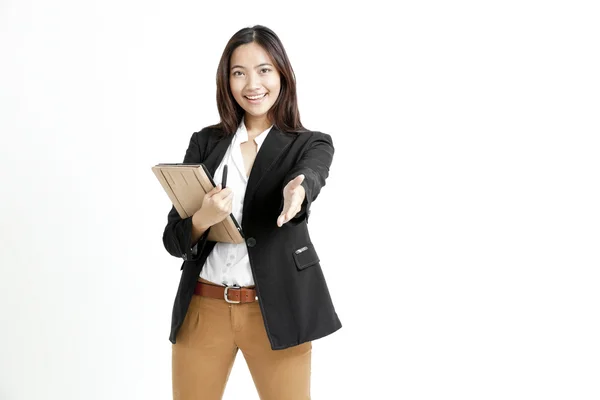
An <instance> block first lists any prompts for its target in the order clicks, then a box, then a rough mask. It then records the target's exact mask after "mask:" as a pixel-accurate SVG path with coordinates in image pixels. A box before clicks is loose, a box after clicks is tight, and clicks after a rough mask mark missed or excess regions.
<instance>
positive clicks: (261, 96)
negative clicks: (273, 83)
mask: <svg viewBox="0 0 600 400" xmlns="http://www.w3.org/2000/svg"><path fill="white" fill-rule="evenodd" d="M265 96H266V93H262V94H258V95H254V96H244V97H245V98H247V99H248V100H260V99H262V98H263V97H265Z"/></svg>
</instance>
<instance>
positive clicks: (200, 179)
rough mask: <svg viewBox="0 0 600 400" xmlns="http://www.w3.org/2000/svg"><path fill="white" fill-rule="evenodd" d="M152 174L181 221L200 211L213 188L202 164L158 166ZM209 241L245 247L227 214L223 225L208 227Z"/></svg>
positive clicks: (232, 217)
mask: <svg viewBox="0 0 600 400" xmlns="http://www.w3.org/2000/svg"><path fill="white" fill-rule="evenodd" d="M152 171H153V172H154V175H156V177H157V178H158V181H159V182H160V184H161V185H162V187H163V189H164V190H165V192H167V195H168V196H169V199H171V202H172V203H173V206H175V209H176V210H177V212H178V213H179V216H180V217H181V218H188V217H191V216H192V215H194V213H195V212H196V211H198V210H199V209H200V208H201V207H202V200H203V198H204V195H205V194H206V193H208V192H210V191H211V190H212V189H213V188H214V187H215V182H214V181H213V179H212V177H211V176H210V173H209V172H208V170H207V169H206V167H205V166H204V165H203V164H180V163H177V164H157V165H155V166H153V167H152ZM208 240H211V241H214V242H225V243H244V236H243V234H242V229H241V227H240V225H239V224H238V222H237V221H236V220H235V218H234V216H233V214H229V216H228V217H227V218H225V219H224V220H223V221H221V222H219V223H218V224H215V225H213V226H211V227H210V231H209V232H208Z"/></svg>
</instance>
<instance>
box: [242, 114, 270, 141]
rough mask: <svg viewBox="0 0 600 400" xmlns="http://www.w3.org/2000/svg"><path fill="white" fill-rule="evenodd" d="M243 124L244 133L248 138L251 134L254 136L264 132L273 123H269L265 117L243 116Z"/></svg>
mask: <svg viewBox="0 0 600 400" xmlns="http://www.w3.org/2000/svg"><path fill="white" fill-rule="evenodd" d="M244 124H245V125H246V131H247V132H248V136H250V135H251V134H252V136H256V135H258V134H259V133H261V132H263V131H265V130H266V129H267V128H268V127H270V126H271V125H273V123H272V122H271V121H269V119H268V118H267V117H266V116H263V117H254V116H252V115H249V114H246V115H244Z"/></svg>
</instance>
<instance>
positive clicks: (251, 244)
mask: <svg viewBox="0 0 600 400" xmlns="http://www.w3.org/2000/svg"><path fill="white" fill-rule="evenodd" d="M246 244H247V245H248V247H254V246H255V245H256V239H254V238H253V237H251V238H248V240H246Z"/></svg>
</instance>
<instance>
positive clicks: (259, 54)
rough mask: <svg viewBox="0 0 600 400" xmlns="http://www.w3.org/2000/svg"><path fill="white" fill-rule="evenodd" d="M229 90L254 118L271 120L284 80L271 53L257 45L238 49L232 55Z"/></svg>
mask: <svg viewBox="0 0 600 400" xmlns="http://www.w3.org/2000/svg"><path fill="white" fill-rule="evenodd" d="M230 65H231V68H230V70H229V73H230V75H229V87H230V88H231V93H232V94H233V98H234V99H235V101H237V103H238V104H239V105H240V106H241V107H242V108H243V109H244V111H246V115H247V116H248V114H249V115H251V116H252V117H253V119H262V118H266V117H267V112H268V111H269V109H270V108H271V107H273V104H275V101H276V100H277V97H278V96H279V91H280V89H281V80H280V78H279V72H278V71H277V69H276V68H275V65H274V63H273V60H272V59H271V57H270V56H269V53H267V52H266V51H265V49H263V48H262V47H261V46H260V45H258V44H257V43H255V42H252V43H247V44H243V45H241V46H238V47H237V48H236V49H235V50H234V51H233V54H232V55H231V62H230Z"/></svg>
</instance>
